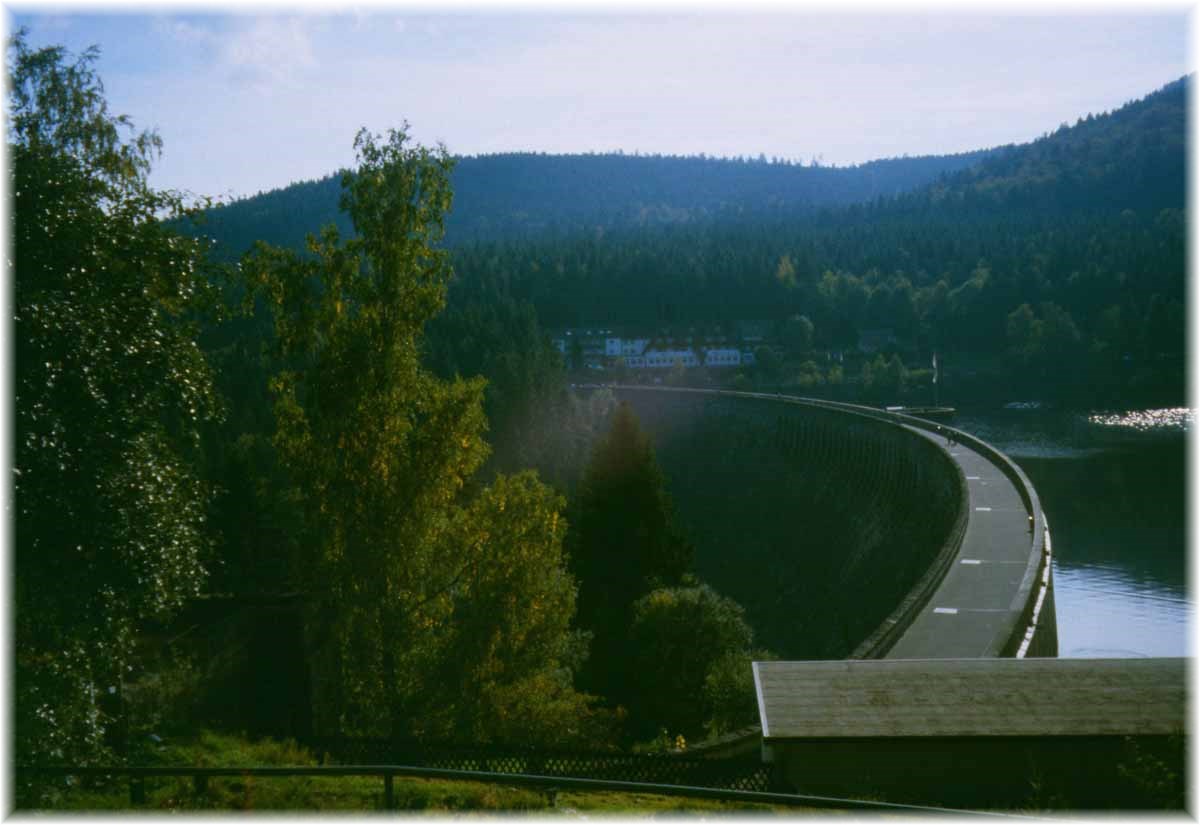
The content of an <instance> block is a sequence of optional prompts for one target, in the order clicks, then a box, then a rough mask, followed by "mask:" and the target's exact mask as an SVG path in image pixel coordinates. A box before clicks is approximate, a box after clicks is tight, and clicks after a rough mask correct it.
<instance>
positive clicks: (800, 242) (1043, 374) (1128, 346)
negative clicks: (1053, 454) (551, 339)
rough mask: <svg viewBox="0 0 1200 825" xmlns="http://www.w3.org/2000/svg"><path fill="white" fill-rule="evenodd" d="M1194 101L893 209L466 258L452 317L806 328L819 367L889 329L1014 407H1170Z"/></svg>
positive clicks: (1128, 113)
mask: <svg viewBox="0 0 1200 825" xmlns="http://www.w3.org/2000/svg"><path fill="white" fill-rule="evenodd" d="M1187 83H1188V81H1187V80H1186V79H1185V80H1183V81H1177V82H1175V83H1172V84H1170V85H1169V86H1167V87H1164V88H1163V89H1161V90H1159V91H1157V92H1155V93H1153V94H1151V95H1149V96H1147V97H1146V98H1144V99H1142V100H1139V101H1137V102H1135V103H1131V104H1128V105H1126V106H1124V107H1122V108H1121V109H1119V110H1116V111H1114V112H1112V113H1109V114H1104V115H1099V116H1095V115H1093V116H1088V117H1086V118H1085V119H1083V120H1081V121H1080V122H1078V123H1076V124H1075V125H1074V126H1069V127H1064V128H1060V129H1059V130H1057V131H1055V132H1054V133H1053V134H1049V135H1046V136H1044V137H1042V138H1040V139H1039V140H1037V141H1034V142H1032V143H1030V144H1026V145H1023V146H1018V147H1010V148H1006V149H1004V150H1002V151H1000V152H997V153H995V154H993V155H992V156H990V157H988V158H985V159H983V161H982V162H981V163H979V164H978V165H976V166H974V167H971V168H968V169H964V170H960V171H959V172H957V173H956V174H953V175H948V176H946V177H945V178H944V179H942V180H940V181H938V182H937V183H935V184H934V185H932V186H928V187H924V188H922V189H919V190H916V191H913V192H910V193H906V194H904V195H900V196H897V197H893V198H881V199H877V200H875V201H872V202H869V203H862V204H852V205H849V206H846V207H839V208H828V209H819V210H815V211H814V210H809V211H807V212H797V211H795V210H777V211H775V212H774V213H761V214H758V215H756V216H755V219H754V220H737V221H731V220H713V221H709V222H706V223H705V224H704V225H703V226H698V225H690V224H684V225H660V226H656V227H650V228H643V229H640V230H636V231H634V230H625V231H612V232H609V233H607V234H606V235H605V236H604V238H603V240H602V241H601V240H598V239H596V238H594V237H585V236H576V237H569V238H560V239H544V240H540V241H536V242H535V241H528V242H525V243H511V242H510V243H503V244H500V243H496V244H491V243H482V244H472V245H468V246H465V247H463V248H461V249H459V250H456V252H455V271H456V273H457V276H458V279H457V284H456V292H457V294H458V296H459V297H458V301H459V302H461V301H464V300H468V298H467V296H471V295H474V296H477V297H476V298H475V300H478V301H481V302H485V303H486V302H488V301H494V300H496V299H497V298H499V297H505V298H509V299H512V300H515V301H518V302H521V301H527V302H529V303H532V304H533V306H534V308H535V310H536V313H537V317H538V319H539V321H540V322H541V324H543V325H544V326H547V327H565V326H579V325H588V324H595V323H598V324H631V325H634V326H639V327H642V328H658V327H663V326H665V325H674V324H684V325H688V324H697V323H722V324H723V323H724V322H728V321H731V320H735V319H751V318H753V319H768V320H773V321H776V322H780V323H782V322H784V321H785V320H786V319H789V318H793V317H795V316H797V315H804V316H806V317H807V318H808V319H809V320H810V321H811V322H812V324H813V327H814V329H813V335H812V341H813V344H814V346H815V347H816V348H818V349H825V348H829V349H838V350H841V349H849V350H853V349H854V348H855V347H856V346H857V345H858V343H859V341H860V340H861V334H862V333H863V332H864V331H866V330H881V329H884V330H888V331H890V333H892V334H894V336H895V340H896V342H897V349H898V350H899V351H900V352H901V353H903V354H904V357H906V358H908V359H912V360H914V361H916V362H922V361H923V362H924V363H928V362H929V356H930V352H931V350H933V349H937V350H938V351H940V352H942V353H952V354H953V357H955V358H958V359H970V360H971V362H972V363H973V364H979V363H981V362H988V363H989V364H992V365H999V364H1003V365H1004V366H1003V369H1004V370H1005V371H1006V373H1005V374H1004V375H1000V374H999V373H996V374H995V376H994V377H995V378H996V380H998V381H1000V380H1002V381H1005V382H1008V383H1007V384H1006V386H1011V387H1012V390H1013V391H1014V392H1016V391H1022V390H1023V391H1026V392H1029V393H1037V394H1039V395H1040V396H1042V397H1045V396H1048V395H1049V394H1050V393H1051V392H1052V391H1053V392H1061V393H1064V394H1071V393H1074V394H1075V395H1077V396H1082V395H1085V394H1087V393H1093V391H1094V393H1093V394H1099V395H1103V397H1104V399H1107V400H1113V399H1120V398H1125V399H1128V398H1131V397H1132V395H1131V393H1133V392H1134V391H1135V390H1136V391H1138V392H1141V391H1142V390H1144V391H1145V395H1146V397H1147V398H1149V397H1151V396H1153V397H1154V398H1155V399H1157V400H1159V401H1166V400H1176V401H1181V400H1182V379H1181V376H1182V375H1183V374H1184V373H1183V371H1182V369H1181V367H1180V364H1182V359H1183V352H1184V337H1185V336H1184V331H1185V326H1184V301H1185V291H1186V290H1185V286H1186V254H1185V251H1186V226H1187V223H1186V219H1185V214H1184V207H1185V199H1184V193H1185V180H1186V179H1185V176H1184V170H1185V161H1186V154H1185V146H1186V138H1185V136H1186V127H1187V113H1186V90H1187ZM452 296H453V293H452ZM453 303H454V298H453V297H452V304H453ZM960 363H961V361H960ZM997 368H999V367H997ZM972 369H974V367H973V368H972ZM981 374H982V373H981ZM784 377H785V379H786V376H784ZM1160 378H1161V379H1162V380H1161V381H1160V380H1159V379H1160ZM1016 383H1024V384H1029V386H1026V387H1024V388H1022V387H1017V386H1016ZM1139 387H1140V388H1141V389H1140V390H1138V389H1137V388H1139ZM1092 400H1099V399H1092Z"/></svg>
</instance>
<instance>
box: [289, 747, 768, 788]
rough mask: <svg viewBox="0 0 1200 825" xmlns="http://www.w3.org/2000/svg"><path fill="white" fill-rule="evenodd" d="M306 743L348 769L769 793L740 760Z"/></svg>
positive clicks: (754, 767)
mask: <svg viewBox="0 0 1200 825" xmlns="http://www.w3.org/2000/svg"><path fill="white" fill-rule="evenodd" d="M307 744H309V745H310V746H311V747H312V748H313V749H314V750H316V751H317V752H318V753H320V754H321V758H322V761H324V759H325V756H326V755H328V757H329V758H330V759H332V760H336V761H337V762H340V763H342V764H348V765H349V764H360V765H366V764H380V765H383V764H393V765H413V766H420V767H427V768H446V769H449V770H462V771H494V772H497V773H521V774H534V775H538V776H564V777H575V778H582V779H607V780H614V781H621V782H648V783H654V784H662V785H691V786H695V787H701V788H726V789H731V790H740V791H772V790H775V788H774V786H773V785H772V783H771V776H770V769H769V767H768V766H766V765H764V764H763V763H762V762H761V761H760V760H758V759H753V758H745V757H739V758H735V759H697V758H689V757H686V756H676V755H673V754H629V753H607V752H586V751H564V750H534V749H529V748H516V747H514V748H501V747H491V746H459V745H428V744H420V743H409V742H393V741H391V740H387V739H314V740H310V741H309V742H308V743H307Z"/></svg>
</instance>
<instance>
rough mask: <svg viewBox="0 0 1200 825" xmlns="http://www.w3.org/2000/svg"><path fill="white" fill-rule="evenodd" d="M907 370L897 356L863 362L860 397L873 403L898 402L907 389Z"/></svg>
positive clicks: (880, 356)
mask: <svg viewBox="0 0 1200 825" xmlns="http://www.w3.org/2000/svg"><path fill="white" fill-rule="evenodd" d="M908 382H909V378H908V369H907V368H906V367H905V366H904V362H903V361H901V360H900V356H899V355H892V357H891V358H884V357H883V355H882V354H880V355H876V356H875V358H874V360H872V361H864V362H863V366H862V384H861V391H860V396H861V398H862V400H864V401H870V402H874V403H879V402H886V401H890V400H899V399H900V398H901V397H902V396H903V395H904V393H905V390H906V389H907V388H908Z"/></svg>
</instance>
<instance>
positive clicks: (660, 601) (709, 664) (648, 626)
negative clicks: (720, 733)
mask: <svg viewBox="0 0 1200 825" xmlns="http://www.w3.org/2000/svg"><path fill="white" fill-rule="evenodd" d="M752 639H753V633H752V631H751V630H750V626H749V625H748V624H746V621H745V618H744V615H743V611H742V608H741V606H740V605H738V604H737V603H736V602H734V601H733V600H732V599H728V598H725V597H724V596H721V595H720V594H718V593H717V592H716V591H714V590H713V589H712V588H711V587H709V586H708V585H699V586H696V587H680V588H668V589H659V590H654V591H652V592H651V593H648V594H647V595H645V596H643V597H642V598H640V599H638V601H637V602H635V603H634V605H633V609H632V616H631V622H630V627H629V656H630V670H631V672H632V673H633V674H634V676H635V678H636V688H635V692H634V693H633V696H632V700H631V704H630V707H631V711H632V712H633V719H632V721H633V723H634V726H635V728H640V729H641V730H643V731H645V730H653V729H654V727H655V726H656V725H662V726H665V727H666V728H667V730H669V731H671V732H679V733H682V734H684V735H685V736H688V737H692V736H694V735H696V734H698V733H700V732H701V731H703V730H704V726H705V723H706V722H708V721H709V720H710V719H712V718H713V713H712V709H710V707H708V699H709V698H710V696H711V697H712V698H714V699H728V698H730V697H724V696H720V695H719V693H720V688H721V685H720V681H721V680H722V679H723V678H725V679H727V678H728V677H727V675H724V676H723V675H722V674H719V673H718V674H714V673H713V671H714V667H715V666H717V665H718V664H719V665H720V667H722V668H724V669H728V668H730V667H731V663H730V662H729V661H727V658H728V657H731V656H733V657H740V659H741V663H742V664H743V665H744V666H745V668H746V669H747V670H749V667H750V665H749V662H750V660H749V659H748V658H747V654H748V651H749V649H750V644H751V641H752ZM710 675H712V676H713V678H714V685H713V688H712V691H713V692H711V693H706V686H707V680H708V678H709V676H710ZM751 696H753V692H751ZM743 698H744V697H743ZM721 712H722V715H725V714H728V713H732V714H733V715H734V716H735V717H736V716H737V715H738V714H737V709H735V708H722V710H721Z"/></svg>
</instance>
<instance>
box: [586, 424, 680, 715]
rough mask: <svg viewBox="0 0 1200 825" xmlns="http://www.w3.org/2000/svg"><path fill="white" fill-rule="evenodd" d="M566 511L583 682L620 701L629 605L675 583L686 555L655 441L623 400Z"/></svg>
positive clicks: (624, 688)
mask: <svg viewBox="0 0 1200 825" xmlns="http://www.w3.org/2000/svg"><path fill="white" fill-rule="evenodd" d="M572 513H573V516H572V519H573V520H572V528H571V532H570V536H569V547H570V553H571V566H572V570H573V571H574V573H575V576H576V578H577V579H578V580H579V624H580V626H581V627H583V628H584V629H585V630H588V631H591V632H592V633H593V634H594V638H593V647H592V656H591V658H590V659H589V661H588V663H587V666H586V667H585V669H584V678H585V684H586V685H587V686H588V687H589V688H590V689H592V690H595V691H596V692H598V693H601V694H603V695H604V696H606V697H607V698H609V700H610V701H614V702H620V701H624V700H626V698H627V697H628V696H629V695H630V691H631V690H632V682H631V681H630V680H631V679H632V678H633V675H632V674H630V673H628V672H627V664H628V663H627V661H626V656H625V655H624V653H623V649H622V648H623V645H624V641H625V638H626V632H627V628H628V626H629V620H630V615H629V610H630V607H631V606H632V604H633V603H634V601H635V600H637V599H638V598H640V597H641V596H643V595H644V594H646V593H648V592H650V591H651V590H653V589H654V588H655V587H661V586H670V585H674V584H677V583H679V581H680V580H681V578H682V576H683V575H684V573H685V572H687V570H688V569H689V568H690V566H691V556H692V548H691V545H690V544H689V543H688V542H687V541H686V540H685V539H684V537H683V536H682V534H681V533H680V532H679V530H678V529H677V528H676V526H675V524H674V517H673V508H672V504H671V500H670V496H669V495H668V493H667V491H666V488H665V486H664V481H663V475H662V470H660V469H659V466H658V462H657V461H656V460H655V457H654V450H653V447H652V446H651V444H650V440H649V438H647V436H646V435H645V434H644V433H643V432H642V431H641V428H640V427H639V425H638V422H637V419H636V417H635V416H634V414H633V411H632V410H631V409H630V408H629V406H628V405H627V404H622V405H621V406H620V407H618V408H617V411H616V413H615V414H614V415H613V418H612V426H611V429H610V430H609V433H608V435H607V437H606V438H604V439H603V440H602V441H600V442H599V443H598V444H597V445H596V447H595V449H594V451H593V453H592V458H591V462H590V464H589V465H588V467H587V470H586V471H585V473H584V477H583V481H582V482H581V483H580V485H579V488H578V490H577V491H576V496H575V499H574V501H573V506H572Z"/></svg>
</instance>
